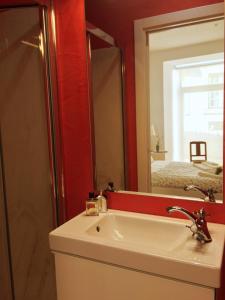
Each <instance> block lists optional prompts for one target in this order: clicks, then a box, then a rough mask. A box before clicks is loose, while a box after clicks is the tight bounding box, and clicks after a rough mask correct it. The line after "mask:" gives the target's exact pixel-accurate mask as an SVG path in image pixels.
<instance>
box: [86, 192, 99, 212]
mask: <svg viewBox="0 0 225 300" xmlns="http://www.w3.org/2000/svg"><path fill="white" fill-rule="evenodd" d="M86 215H87V216H98V215H99V207H98V201H97V199H95V193H94V192H90V193H89V198H88V199H87V201H86Z"/></svg>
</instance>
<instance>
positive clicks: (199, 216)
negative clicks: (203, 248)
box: [166, 206, 212, 243]
mask: <svg viewBox="0 0 225 300" xmlns="http://www.w3.org/2000/svg"><path fill="white" fill-rule="evenodd" d="M166 210H167V212H168V213H171V212H174V211H178V212H180V213H182V214H184V215H185V216H187V217H188V218H189V219H190V220H191V221H192V222H193V224H192V225H191V226H188V225H186V227H188V228H189V229H190V230H191V232H192V235H193V237H194V238H196V240H197V241H199V242H201V243H209V242H211V241H212V238H211V235H210V233H209V230H208V227H207V221H206V218H205V217H206V215H207V214H206V212H205V210H204V208H201V209H200V210H198V211H196V212H193V213H192V212H189V211H188V210H187V209H185V208H182V207H179V206H170V207H167V208H166Z"/></svg>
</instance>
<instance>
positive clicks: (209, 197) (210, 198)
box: [184, 185, 216, 202]
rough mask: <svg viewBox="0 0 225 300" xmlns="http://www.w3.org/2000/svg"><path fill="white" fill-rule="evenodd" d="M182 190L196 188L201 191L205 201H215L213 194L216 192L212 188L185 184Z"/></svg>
mask: <svg viewBox="0 0 225 300" xmlns="http://www.w3.org/2000/svg"><path fill="white" fill-rule="evenodd" d="M184 190H185V191H190V190H197V191H199V192H201V193H202V194H203V195H204V197H203V199H204V201H206V202H216V199H215V195H214V194H215V193H216V191H215V190H214V189H212V188H209V189H207V190H204V189H202V188H200V187H198V186H196V185H185V186H184Z"/></svg>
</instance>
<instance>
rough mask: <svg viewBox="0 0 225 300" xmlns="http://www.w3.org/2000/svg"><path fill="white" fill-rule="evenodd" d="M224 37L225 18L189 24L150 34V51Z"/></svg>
mask: <svg viewBox="0 0 225 300" xmlns="http://www.w3.org/2000/svg"><path fill="white" fill-rule="evenodd" d="M223 39H224V20H218V21H210V22H206V23H200V24H194V25H187V26H183V27H177V28H173V29H168V30H163V31H158V32H154V33H150V34H149V47H150V51H158V50H165V49H170V48H177V47H183V46H187V45H194V44H201V43H205V42H209V41H216V40H223Z"/></svg>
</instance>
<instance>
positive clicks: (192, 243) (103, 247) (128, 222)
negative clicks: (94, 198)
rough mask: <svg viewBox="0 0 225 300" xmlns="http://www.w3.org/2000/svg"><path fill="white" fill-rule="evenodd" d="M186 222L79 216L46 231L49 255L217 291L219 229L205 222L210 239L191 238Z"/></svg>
mask: <svg viewBox="0 0 225 300" xmlns="http://www.w3.org/2000/svg"><path fill="white" fill-rule="evenodd" d="M190 224H191V222H190V221H189V220H181V219H174V218H167V217H160V216H152V215H145V214H138V213H132V212H124V211H116V210H109V211H108V213H106V214H101V215H99V216H91V217H90V216H89V217H88V216H86V215H85V213H82V214H80V215H79V216H77V217H75V218H74V219H72V220H70V221H69V222H67V223H65V224H64V225H62V226H60V227H59V228H57V229H56V230H54V231H53V232H51V233H50V247H51V250H53V251H55V252H61V253H67V254H70V255H75V256H80V257H85V258H89V259H94V260H97V261H101V262H104V263H109V264H114V265H119V266H123V267H126V268H130V269H134V270H139V271H142V272H148V273H151V274H156V275H160V276H166V277H170V278H175V279H180V280H184V281H188V282H193V283H196V284H201V285H205V286H209V287H214V288H218V287H219V286H220V273H221V264H222V256H223V250H224V239H225V226H224V225H221V224H213V223H209V224H208V228H209V231H210V233H211V236H212V239H213V241H212V242H211V243H207V244H201V243H199V242H198V241H196V240H195V239H193V237H192V235H191V232H190V230H189V229H188V228H187V227H186V225H190Z"/></svg>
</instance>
